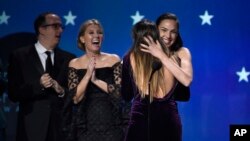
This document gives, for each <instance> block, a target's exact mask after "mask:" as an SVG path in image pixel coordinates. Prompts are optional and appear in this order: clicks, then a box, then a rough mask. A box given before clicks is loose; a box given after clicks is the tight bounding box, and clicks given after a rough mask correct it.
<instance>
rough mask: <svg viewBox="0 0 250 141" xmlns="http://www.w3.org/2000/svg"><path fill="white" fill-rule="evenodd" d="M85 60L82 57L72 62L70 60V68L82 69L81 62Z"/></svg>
mask: <svg viewBox="0 0 250 141" xmlns="http://www.w3.org/2000/svg"><path fill="white" fill-rule="evenodd" d="M83 58H84V56H81V57H77V58H74V59H72V60H70V62H69V67H72V68H80V67H81V66H80V64H81V60H82V59H83Z"/></svg>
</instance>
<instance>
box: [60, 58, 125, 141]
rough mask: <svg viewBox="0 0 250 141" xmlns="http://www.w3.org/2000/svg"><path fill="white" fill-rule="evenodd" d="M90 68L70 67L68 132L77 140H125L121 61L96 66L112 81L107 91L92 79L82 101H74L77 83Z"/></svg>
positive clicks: (69, 137)
mask: <svg viewBox="0 0 250 141" xmlns="http://www.w3.org/2000/svg"><path fill="white" fill-rule="evenodd" d="M86 71H87V70H86V69H75V68H69V78H68V79H69V94H68V97H67V100H66V103H65V107H64V110H63V111H64V113H63V116H64V129H63V130H64V133H65V135H66V138H67V140H74V141H121V140H123V138H124V132H123V121H122V114H121V107H120V106H121V101H120V100H121V96H120V91H119V90H120V81H121V80H120V77H119V75H120V73H121V72H120V71H121V65H120V63H116V64H115V65H114V66H113V67H104V68H97V69H96V77H97V78H98V79H101V80H103V81H105V82H106V83H107V84H108V91H109V93H106V92H104V91H102V90H101V89H100V88H98V87H97V86H96V85H94V84H93V83H91V82H89V84H88V86H87V92H86V93H85V96H84V98H83V100H82V101H81V102H79V103H78V104H77V105H76V104H73V102H72V97H73V96H74V95H75V91H76V86H77V85H78V83H79V82H80V81H81V79H82V78H83V76H84V75H85V73H86Z"/></svg>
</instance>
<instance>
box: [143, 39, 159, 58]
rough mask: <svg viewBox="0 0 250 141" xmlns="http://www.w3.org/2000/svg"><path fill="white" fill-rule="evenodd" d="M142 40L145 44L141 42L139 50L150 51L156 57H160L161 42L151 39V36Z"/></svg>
mask: <svg viewBox="0 0 250 141" xmlns="http://www.w3.org/2000/svg"><path fill="white" fill-rule="evenodd" d="M144 40H145V41H146V43H147V44H148V45H146V44H143V43H141V44H140V45H141V51H143V52H146V53H150V54H151V55H153V56H154V57H156V58H159V59H160V56H161V55H162V54H163V53H164V52H163V50H162V47H161V44H160V43H159V41H158V40H156V42H155V41H154V40H153V39H152V37H151V36H147V37H144Z"/></svg>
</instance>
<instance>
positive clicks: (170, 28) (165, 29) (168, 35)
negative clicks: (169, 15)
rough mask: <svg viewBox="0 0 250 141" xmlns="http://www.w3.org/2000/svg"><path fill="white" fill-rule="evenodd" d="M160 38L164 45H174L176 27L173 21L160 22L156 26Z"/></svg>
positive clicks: (176, 34) (176, 32)
mask: <svg viewBox="0 0 250 141" xmlns="http://www.w3.org/2000/svg"><path fill="white" fill-rule="evenodd" d="M158 29H159V32H160V37H161V38H162V39H163V41H164V43H165V45H166V46H167V47H170V46H171V45H173V44H174V42H175V41H176V39H177V36H178V25H177V22H176V21H175V20H172V19H165V20H162V21H161V22H160V24H159V26H158Z"/></svg>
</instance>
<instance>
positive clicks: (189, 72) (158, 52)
mask: <svg viewBox="0 0 250 141" xmlns="http://www.w3.org/2000/svg"><path fill="white" fill-rule="evenodd" d="M145 40H146V42H147V43H148V44H149V45H148V46H147V45H145V44H141V46H142V48H141V50H142V51H144V52H147V53H150V54H151V55H153V56H155V57H156V58H158V59H159V60H161V62H162V64H163V66H164V67H165V68H166V69H168V70H169V71H170V72H171V73H172V74H173V75H174V77H175V78H176V79H177V80H178V81H179V82H181V83H182V84H183V85H184V86H189V85H190V84H191V82H192V80H193V68H192V63H191V54H190V52H189V50H188V49H187V48H184V47H182V48H181V49H180V50H179V51H178V52H177V53H178V56H179V57H180V59H181V64H180V66H179V65H178V64H177V63H176V62H175V61H174V60H173V59H172V58H170V57H168V56H167V55H166V54H165V53H164V52H163V51H162V48H161V46H160V43H159V42H158V41H156V43H155V42H154V41H153V40H152V38H151V37H148V38H145Z"/></svg>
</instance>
